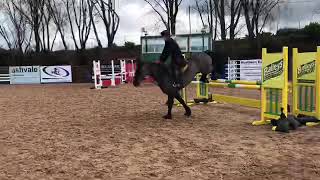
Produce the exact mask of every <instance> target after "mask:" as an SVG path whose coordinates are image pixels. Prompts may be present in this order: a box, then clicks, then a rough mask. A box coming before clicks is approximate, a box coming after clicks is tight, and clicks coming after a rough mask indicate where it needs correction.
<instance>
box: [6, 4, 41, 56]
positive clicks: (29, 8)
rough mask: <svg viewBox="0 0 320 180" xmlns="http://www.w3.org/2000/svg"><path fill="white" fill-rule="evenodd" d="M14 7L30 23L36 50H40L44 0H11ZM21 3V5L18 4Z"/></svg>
mask: <svg viewBox="0 0 320 180" xmlns="http://www.w3.org/2000/svg"><path fill="white" fill-rule="evenodd" d="M12 2H13V5H14V7H15V8H16V9H17V10H18V11H19V12H20V13H21V14H22V15H23V16H24V17H25V18H26V20H27V21H28V23H29V24H30V25H31V27H32V30H33V35H34V41H35V46H36V49H35V50H36V52H40V51H41V35H40V34H41V32H40V31H41V24H42V20H43V8H44V5H45V0H19V1H18V2H16V1H12ZM18 3H19V4H20V3H21V4H22V5H19V4H18Z"/></svg>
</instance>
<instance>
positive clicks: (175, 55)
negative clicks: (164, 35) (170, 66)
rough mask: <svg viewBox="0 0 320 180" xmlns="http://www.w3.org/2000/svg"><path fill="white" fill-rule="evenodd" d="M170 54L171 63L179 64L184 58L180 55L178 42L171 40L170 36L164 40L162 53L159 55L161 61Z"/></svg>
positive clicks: (164, 60)
mask: <svg viewBox="0 0 320 180" xmlns="http://www.w3.org/2000/svg"><path fill="white" fill-rule="evenodd" d="M169 56H171V58H172V63H174V64H177V65H179V64H180V63H183V62H181V61H182V60H183V59H184V58H183V56H182V52H181V50H180V47H179V45H178V43H177V42H176V41H175V40H173V39H172V38H169V39H168V40H166V42H165V45H164V48H163V51H162V54H161V56H160V61H161V62H166V60H167V59H168V57H169Z"/></svg>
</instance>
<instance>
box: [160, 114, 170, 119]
mask: <svg viewBox="0 0 320 180" xmlns="http://www.w3.org/2000/svg"><path fill="white" fill-rule="evenodd" d="M162 118H163V119H172V116H171V115H165V116H163V117H162Z"/></svg>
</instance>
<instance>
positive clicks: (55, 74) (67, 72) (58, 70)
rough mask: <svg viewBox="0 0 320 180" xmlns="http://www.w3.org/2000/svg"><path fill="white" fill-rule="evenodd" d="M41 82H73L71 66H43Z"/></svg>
mask: <svg viewBox="0 0 320 180" xmlns="http://www.w3.org/2000/svg"><path fill="white" fill-rule="evenodd" d="M40 69H41V83H71V82H72V70H71V66H41V68H40Z"/></svg>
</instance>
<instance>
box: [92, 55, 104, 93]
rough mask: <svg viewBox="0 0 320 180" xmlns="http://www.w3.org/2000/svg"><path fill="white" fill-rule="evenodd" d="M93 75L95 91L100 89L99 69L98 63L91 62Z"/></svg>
mask: <svg viewBox="0 0 320 180" xmlns="http://www.w3.org/2000/svg"><path fill="white" fill-rule="evenodd" d="M93 74H94V86H95V89H102V86H103V84H102V79H101V69H100V61H99V60H98V61H93Z"/></svg>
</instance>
